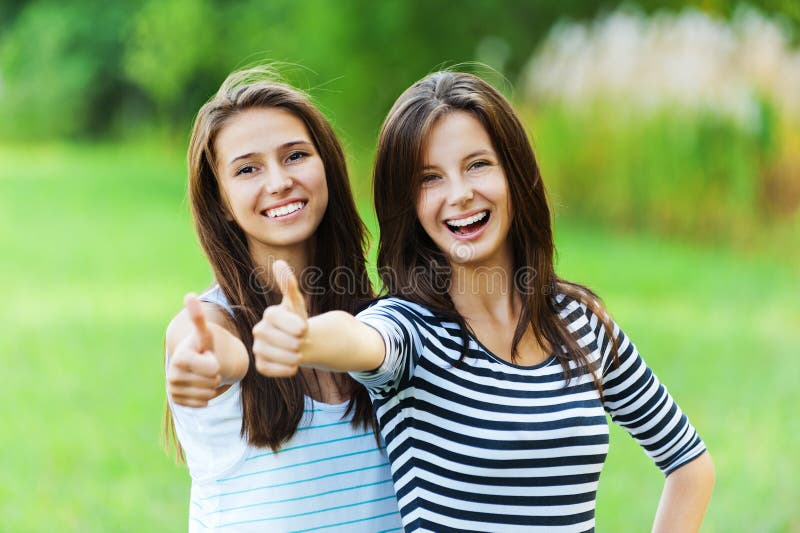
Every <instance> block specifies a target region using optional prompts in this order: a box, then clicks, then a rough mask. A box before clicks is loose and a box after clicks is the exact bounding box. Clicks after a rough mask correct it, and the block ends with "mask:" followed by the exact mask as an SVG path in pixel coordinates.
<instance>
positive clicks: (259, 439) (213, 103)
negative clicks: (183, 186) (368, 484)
mask: <svg viewBox="0 0 800 533" xmlns="http://www.w3.org/2000/svg"><path fill="white" fill-rule="evenodd" d="M274 78H275V75H274V73H273V72H272V71H271V70H270V69H269V68H268V67H257V68H251V69H247V70H242V71H238V72H234V73H232V74H230V75H229V76H228V78H227V79H226V80H225V81H224V82H223V84H222V86H221V87H220V89H219V91H217V93H216V95H214V96H213V97H212V98H211V99H210V100H209V101H208V102H207V103H206V104H205V105H203V107H201V108H200V111H199V112H198V113H197V117H196V118H195V122H194V127H193V129H192V136H191V139H190V142H189V150H188V165H189V199H190V204H191V209H192V216H193V219H194V226H195V230H196V231H197V235H198V236H199V239H200V244H201V246H202V247H203V250H204V251H205V254H206V256H207V257H208V261H209V263H210V264H211V267H212V269H213V271H214V275H215V277H216V281H217V283H219V286H220V288H221V289H222V291H223V293H224V294H225V296H226V298H227V299H228V301H229V303H230V305H231V307H232V309H233V312H234V316H233V322H234V325H235V327H236V330H237V332H238V333H239V336H240V338H241V340H242V342H243V343H244V345H245V346H246V347H247V351H248V354H249V357H250V366H249V369H248V371H247V374H246V375H245V377H244V378H243V379H242V381H241V396H242V430H241V433H242V436H243V437H246V438H247V439H248V441H249V442H250V443H251V444H252V445H255V446H269V447H270V448H272V449H273V450H276V451H277V450H278V448H279V447H280V446H281V444H283V443H284V442H285V441H286V440H288V439H289V438H290V437H291V436H292V435H294V433H295V431H296V430H297V426H298V424H299V422H300V419H301V417H302V416H303V409H304V399H303V396H304V394H305V393H306V392H308V384H307V383H306V382H305V381H304V379H303V377H302V375H301V374H298V375H296V376H294V377H291V378H270V377H265V376H263V375H261V374H259V373H258V372H257V371H256V369H255V364H254V358H253V352H252V345H253V332H252V330H253V326H254V325H255V324H256V323H257V322H258V321H259V320H260V319H261V316H262V315H263V312H264V309H265V308H266V307H267V306H268V305H274V304H277V303H279V302H280V294H279V293H278V292H277V291H276V290H274V288H273V287H263V286H261V285H260V282H261V281H262V280H261V279H260V278H259V276H258V275H257V274H258V272H257V268H258V267H257V266H256V265H255V264H254V263H253V260H252V258H251V255H250V252H249V249H248V246H247V240H246V237H245V234H244V232H243V231H242V229H241V228H240V227H239V226H238V225H237V224H236V223H235V222H233V221H229V220H228V218H229V217H227V218H226V207H225V203H224V199H223V198H222V197H221V195H220V188H219V182H218V178H217V176H216V172H215V169H216V168H217V165H216V160H215V153H214V141H215V139H216V136H217V135H218V134H219V132H220V130H222V128H224V127H225V125H226V124H227V123H228V122H229V121H230V120H231V119H232V118H233V117H235V116H236V115H237V114H238V113H241V112H242V111H244V110H247V109H252V108H259V107H261V108H281V109H283V110H286V111H288V112H290V113H292V114H293V115H294V116H296V117H297V118H298V119H300V120H302V121H303V123H304V124H305V126H306V128H307V129H308V132H309V134H310V136H311V139H312V141H313V143H314V145H315V147H316V149H317V151H318V152H319V155H320V158H321V159H322V161H323V164H324V168H325V177H326V182H327V187H328V205H327V208H326V210H325V214H324V215H323V218H322V221H321V222H320V224H319V226H318V227H317V229H316V231H315V233H314V235H313V236H312V237H311V239H310V242H309V255H308V257H309V261H308V267H311V268H310V269H308V270H309V271H312V270H313V272H309V273H311V274H313V275H311V276H304V275H302V274H301V275H300V282H301V286H302V287H303V289H304V290H306V291H307V293H308V294H310V295H311V302H310V306H309V314H310V315H315V314H319V313H323V312H326V311H330V310H334V309H341V310H345V311H348V312H350V313H355V312H356V311H357V310H358V309H359V307H360V306H361V305H362V304H363V303H364V302H366V301H368V300H369V299H370V298H371V297H372V289H371V286H370V283H369V278H368V276H367V271H366V265H365V259H364V245H365V228H364V225H363V223H362V222H361V219H360V218H359V216H358V212H357V211H356V206H355V202H354V201H353V196H352V193H351V191H350V185H349V181H348V175H347V167H346V162H345V156H344V152H343V150H342V147H341V145H340V143H339V140H338V139H337V137H336V134H335V133H334V131H333V128H332V127H331V125H330V124H329V123H328V121H327V119H326V118H325V117H324V116H323V115H322V113H321V112H320V111H319V110H318V109H317V108H316V107H315V106H314V105H313V104H312V103H311V101H310V100H309V98H308V97H307V96H306V95H305V94H303V93H302V92H301V91H299V90H298V89H295V88H293V87H291V86H289V85H287V84H284V83H282V82H278V81H275V80H274ZM345 269H346V270H345ZM341 270H345V271H346V272H347V273H348V274H349V275H351V276H354V278H353V279H354V280H355V283H354V284H351V286H352V287H353V290H349V291H347V292H345V291H341V290H334V288H331V286H330V284H328V283H326V282H327V281H329V280H330V279H331V278H332V277H334V276H335V275H336V273H337V272H339V271H341ZM339 387H340V389H341V392H342V393H346V394H348V395H350V403H349V405H348V409H347V413H350V412H353V413H354V415H353V425H354V426H357V427H358V426H360V427H365V428H366V427H371V428H372V429H373V431H374V430H375V428H376V424H375V417H374V414H373V411H372V407H371V405H370V401H369V396H368V394H367V392H366V389H365V388H364V387H363V386H361V385H359V384H358V383H357V382H355V380H353V379H352V378H351V377H350V376H349V375H347V374H342V375H341V380H340V383H339ZM169 422H170V423H171V417H170V420H169ZM165 429H166V432H167V433H168V432H169V431H170V430H171V428H169V427H167V428H165Z"/></svg>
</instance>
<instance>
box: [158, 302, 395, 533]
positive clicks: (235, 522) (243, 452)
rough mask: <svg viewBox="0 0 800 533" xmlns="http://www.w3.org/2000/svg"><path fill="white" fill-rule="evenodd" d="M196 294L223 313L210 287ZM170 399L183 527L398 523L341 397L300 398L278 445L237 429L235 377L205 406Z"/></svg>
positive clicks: (368, 443) (387, 488)
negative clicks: (182, 489) (287, 434)
mask: <svg viewBox="0 0 800 533" xmlns="http://www.w3.org/2000/svg"><path fill="white" fill-rule="evenodd" d="M201 300H204V301H211V302H214V303H217V304H219V305H221V306H223V307H224V308H225V309H226V310H228V311H229V312H230V308H229V307H228V305H227V302H226V301H225V299H224V296H223V295H222V293H221V292H220V291H219V289H218V288H215V289H213V290H212V291H211V292H209V293H206V294H204V295H203V296H201ZM170 407H171V409H172V413H173V419H174V421H175V430H176V432H177V435H178V438H179V440H180V442H181V445H182V446H183V449H184V452H185V454H186V461H187V464H188V466H189V472H190V474H191V477H192V488H191V497H190V504H189V531H191V532H195V531H197V532H199V531H210V530H213V531H217V530H220V531H236V532H239V531H281V532H284V531H354V532H365V533H367V532H369V533H373V532H376V531H401V525H400V515H399V513H398V509H397V499H396V498H395V495H394V489H393V487H392V479H391V473H390V471H389V463H388V460H387V458H386V454H385V451H384V450H383V449H381V448H379V447H378V446H377V443H376V442H375V435H374V433H373V432H372V430H371V429H363V428H354V427H353V426H352V424H351V422H352V415H345V411H346V410H347V404H346V403H343V404H339V405H330V404H325V403H322V402H317V401H313V400H312V399H311V398H309V397H306V398H305V412H304V414H303V417H302V420H301V422H300V424H299V426H298V428H297V432H296V433H295V434H294V436H292V437H291V439H289V440H288V441H287V442H286V443H285V444H284V445H283V446H282V447H281V449H280V450H279V451H278V452H277V453H275V452H273V451H272V450H271V449H270V448H259V447H255V446H252V445H250V444H249V443H248V442H247V440H246V439H244V438H242V437H241V435H240V430H241V424H242V408H241V389H240V384H239V383H235V384H233V385H232V386H231V387H230V388H229V389H228V390H226V391H225V392H224V393H222V394H221V395H219V396H217V397H216V398H214V399H212V400H211V401H210V402H209V404H208V406H207V407H204V408H199V409H195V408H191V407H184V406H180V405H175V404H173V403H172V402H171V400H170Z"/></svg>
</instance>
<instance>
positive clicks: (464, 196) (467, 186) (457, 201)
mask: <svg viewBox="0 0 800 533" xmlns="http://www.w3.org/2000/svg"><path fill="white" fill-rule="evenodd" d="M474 196H475V194H474V192H473V190H472V184H471V183H470V182H469V181H468V180H466V179H464V178H463V177H462V176H458V177H456V178H453V179H451V180H450V190H449V191H447V201H448V203H449V204H450V205H453V206H456V205H464V204H467V203H468V202H470V201H471V200H472V198H473V197H474Z"/></svg>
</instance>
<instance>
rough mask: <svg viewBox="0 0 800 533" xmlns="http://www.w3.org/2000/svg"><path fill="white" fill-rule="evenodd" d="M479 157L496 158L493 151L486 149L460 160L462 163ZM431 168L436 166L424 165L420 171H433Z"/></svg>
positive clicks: (476, 151)
mask: <svg viewBox="0 0 800 533" xmlns="http://www.w3.org/2000/svg"><path fill="white" fill-rule="evenodd" d="M479 155H491V156H495V157H497V154H495V153H494V152H493V151H491V150H486V149H481V150H475V151H474V152H472V153H470V154H467V155H465V156H464V157H462V158H461V162H462V163H463V162H464V161H467V160H468V159H472V158H473V157H478V156H479ZM433 168H437V167H436V165H425V166H424V167H422V170H423V172H424V171H426V170H430V169H433Z"/></svg>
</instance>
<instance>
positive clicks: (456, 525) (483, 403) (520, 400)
mask: <svg viewBox="0 0 800 533" xmlns="http://www.w3.org/2000/svg"><path fill="white" fill-rule="evenodd" d="M557 302H558V303H559V305H560V306H561V308H562V310H561V313H560V314H561V317H562V318H563V319H564V320H566V321H567V322H568V324H569V328H570V331H572V332H574V334H575V335H576V337H578V338H579V343H580V344H581V345H582V346H586V347H588V351H589V352H590V355H589V359H590V361H591V362H592V363H593V364H594V365H598V366H597V368H602V383H603V387H604V395H605V400H604V401H603V402H601V400H600V396H599V394H598V393H597V391H596V390H595V388H594V385H593V383H592V379H591V376H589V375H582V376H580V377H577V378H574V379H573V380H572V381H571V382H569V383H568V384H565V382H564V377H563V373H562V368H561V365H560V364H559V363H558V361H557V360H556V358H555V357H551V358H550V359H548V360H547V361H545V362H543V363H541V364H539V365H536V366H532V367H520V366H516V365H512V364H510V363H508V362H506V361H503V360H501V359H499V358H497V357H495V356H494V355H493V354H491V353H490V352H488V351H487V350H486V349H485V348H484V347H483V346H482V345H481V344H480V343H478V342H477V341H476V340H475V339H474V338H473V337H471V336H470V337H469V350H468V356H467V357H466V358H465V360H464V361H463V362H462V363H460V364H458V365H454V363H456V362H457V361H458V359H459V357H460V355H461V350H460V348H461V339H460V335H459V330H458V326H457V325H456V324H455V323H452V322H447V321H444V320H442V319H441V318H440V317H437V316H435V315H434V314H433V313H431V312H430V311H429V310H427V309H426V308H425V307H422V306H420V305H417V304H414V303H411V302H408V301H405V300H401V299H396V298H389V299H385V300H380V301H379V302H377V303H376V304H375V305H374V306H373V307H371V308H369V309H367V310H365V311H364V312H362V313H360V314H359V315H358V318H359V319H360V320H362V321H363V322H365V323H366V324H368V325H370V326H372V327H374V328H375V329H376V330H378V332H380V334H381V335H382V336H383V339H384V342H385V344H386V347H387V355H386V359H385V360H384V363H383V365H382V366H381V367H380V368H379V369H377V370H376V371H374V372H368V373H354V374H353V375H354V377H355V378H356V379H358V380H360V381H361V382H363V383H364V384H365V385H366V386H367V387H368V388H369V390H370V394H371V396H372V398H373V402H374V405H375V408H376V411H377V414H378V419H379V421H380V426H381V431H382V434H383V437H384V440H385V442H386V446H387V451H388V454H389V460H390V461H391V466H392V477H393V480H394V486H395V490H396V492H397V496H398V502H399V504H400V511H401V514H402V516H403V524H404V526H405V528H406V530H407V531H415V530H431V531H446V530H475V531H513V530H516V529H524V530H526V531H530V530H531V529H536V528H537V527H539V528H541V529H542V530H546V531H591V530H592V529H593V528H594V514H595V499H596V491H597V484H598V480H599V477H600V471H601V469H602V467H603V463H604V461H605V458H606V454H607V452H608V424H607V422H606V416H605V413H606V412H608V413H609V414H610V415H611V418H612V419H613V420H614V422H616V423H617V424H619V425H621V426H622V427H624V428H625V429H626V430H627V431H628V432H629V433H630V434H631V435H632V436H633V437H634V438H635V439H636V440H637V441H638V442H639V444H640V445H641V446H642V447H643V448H644V449H645V451H646V452H647V453H648V455H650V457H651V458H652V459H653V460H654V461H655V463H656V464H657V465H658V467H659V468H660V469H661V470H662V471H663V472H664V473H669V472H671V471H672V470H674V469H676V468H678V467H679V466H681V465H683V464H685V463H686V462H688V461H691V460H692V459H694V458H696V457H697V456H699V455H700V454H701V453H702V452H703V451H704V450H705V446H704V444H703V442H702V441H701V440H700V438H699V436H698V435H697V433H696V432H695V430H694V428H693V427H692V426H691V424H689V421H688V420H687V418H686V416H685V415H683V414H682V413H681V411H680V409H679V408H678V406H677V405H676V404H675V403H674V402H673V400H672V398H671V397H670V395H669V393H668V392H667V390H666V388H665V387H664V386H663V385H661V384H660V383H659V381H658V379H657V378H656V376H655V375H654V374H653V373H652V371H651V370H650V369H649V368H648V367H647V365H645V363H644V361H643V360H642V359H641V357H639V354H638V353H637V351H636V348H635V346H634V345H633V344H632V343H631V342H630V341H629V340H628V338H627V337H626V336H625V334H624V333H623V332H622V331H621V330H619V328H618V327H617V326H616V324H615V325H614V335H615V336H616V340H617V343H618V346H619V366H614V365H612V358H611V354H610V350H611V342H610V340H609V339H608V338H607V336H606V335H605V330H604V328H603V326H602V324H601V323H600V322H599V321H598V320H597V317H595V316H594V315H593V314H592V313H591V312H589V311H588V310H587V309H586V307H585V306H583V305H581V304H580V303H579V302H577V301H575V300H573V299H571V298H569V297H566V296H564V295H560V296H559V297H558V298H557Z"/></svg>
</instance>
